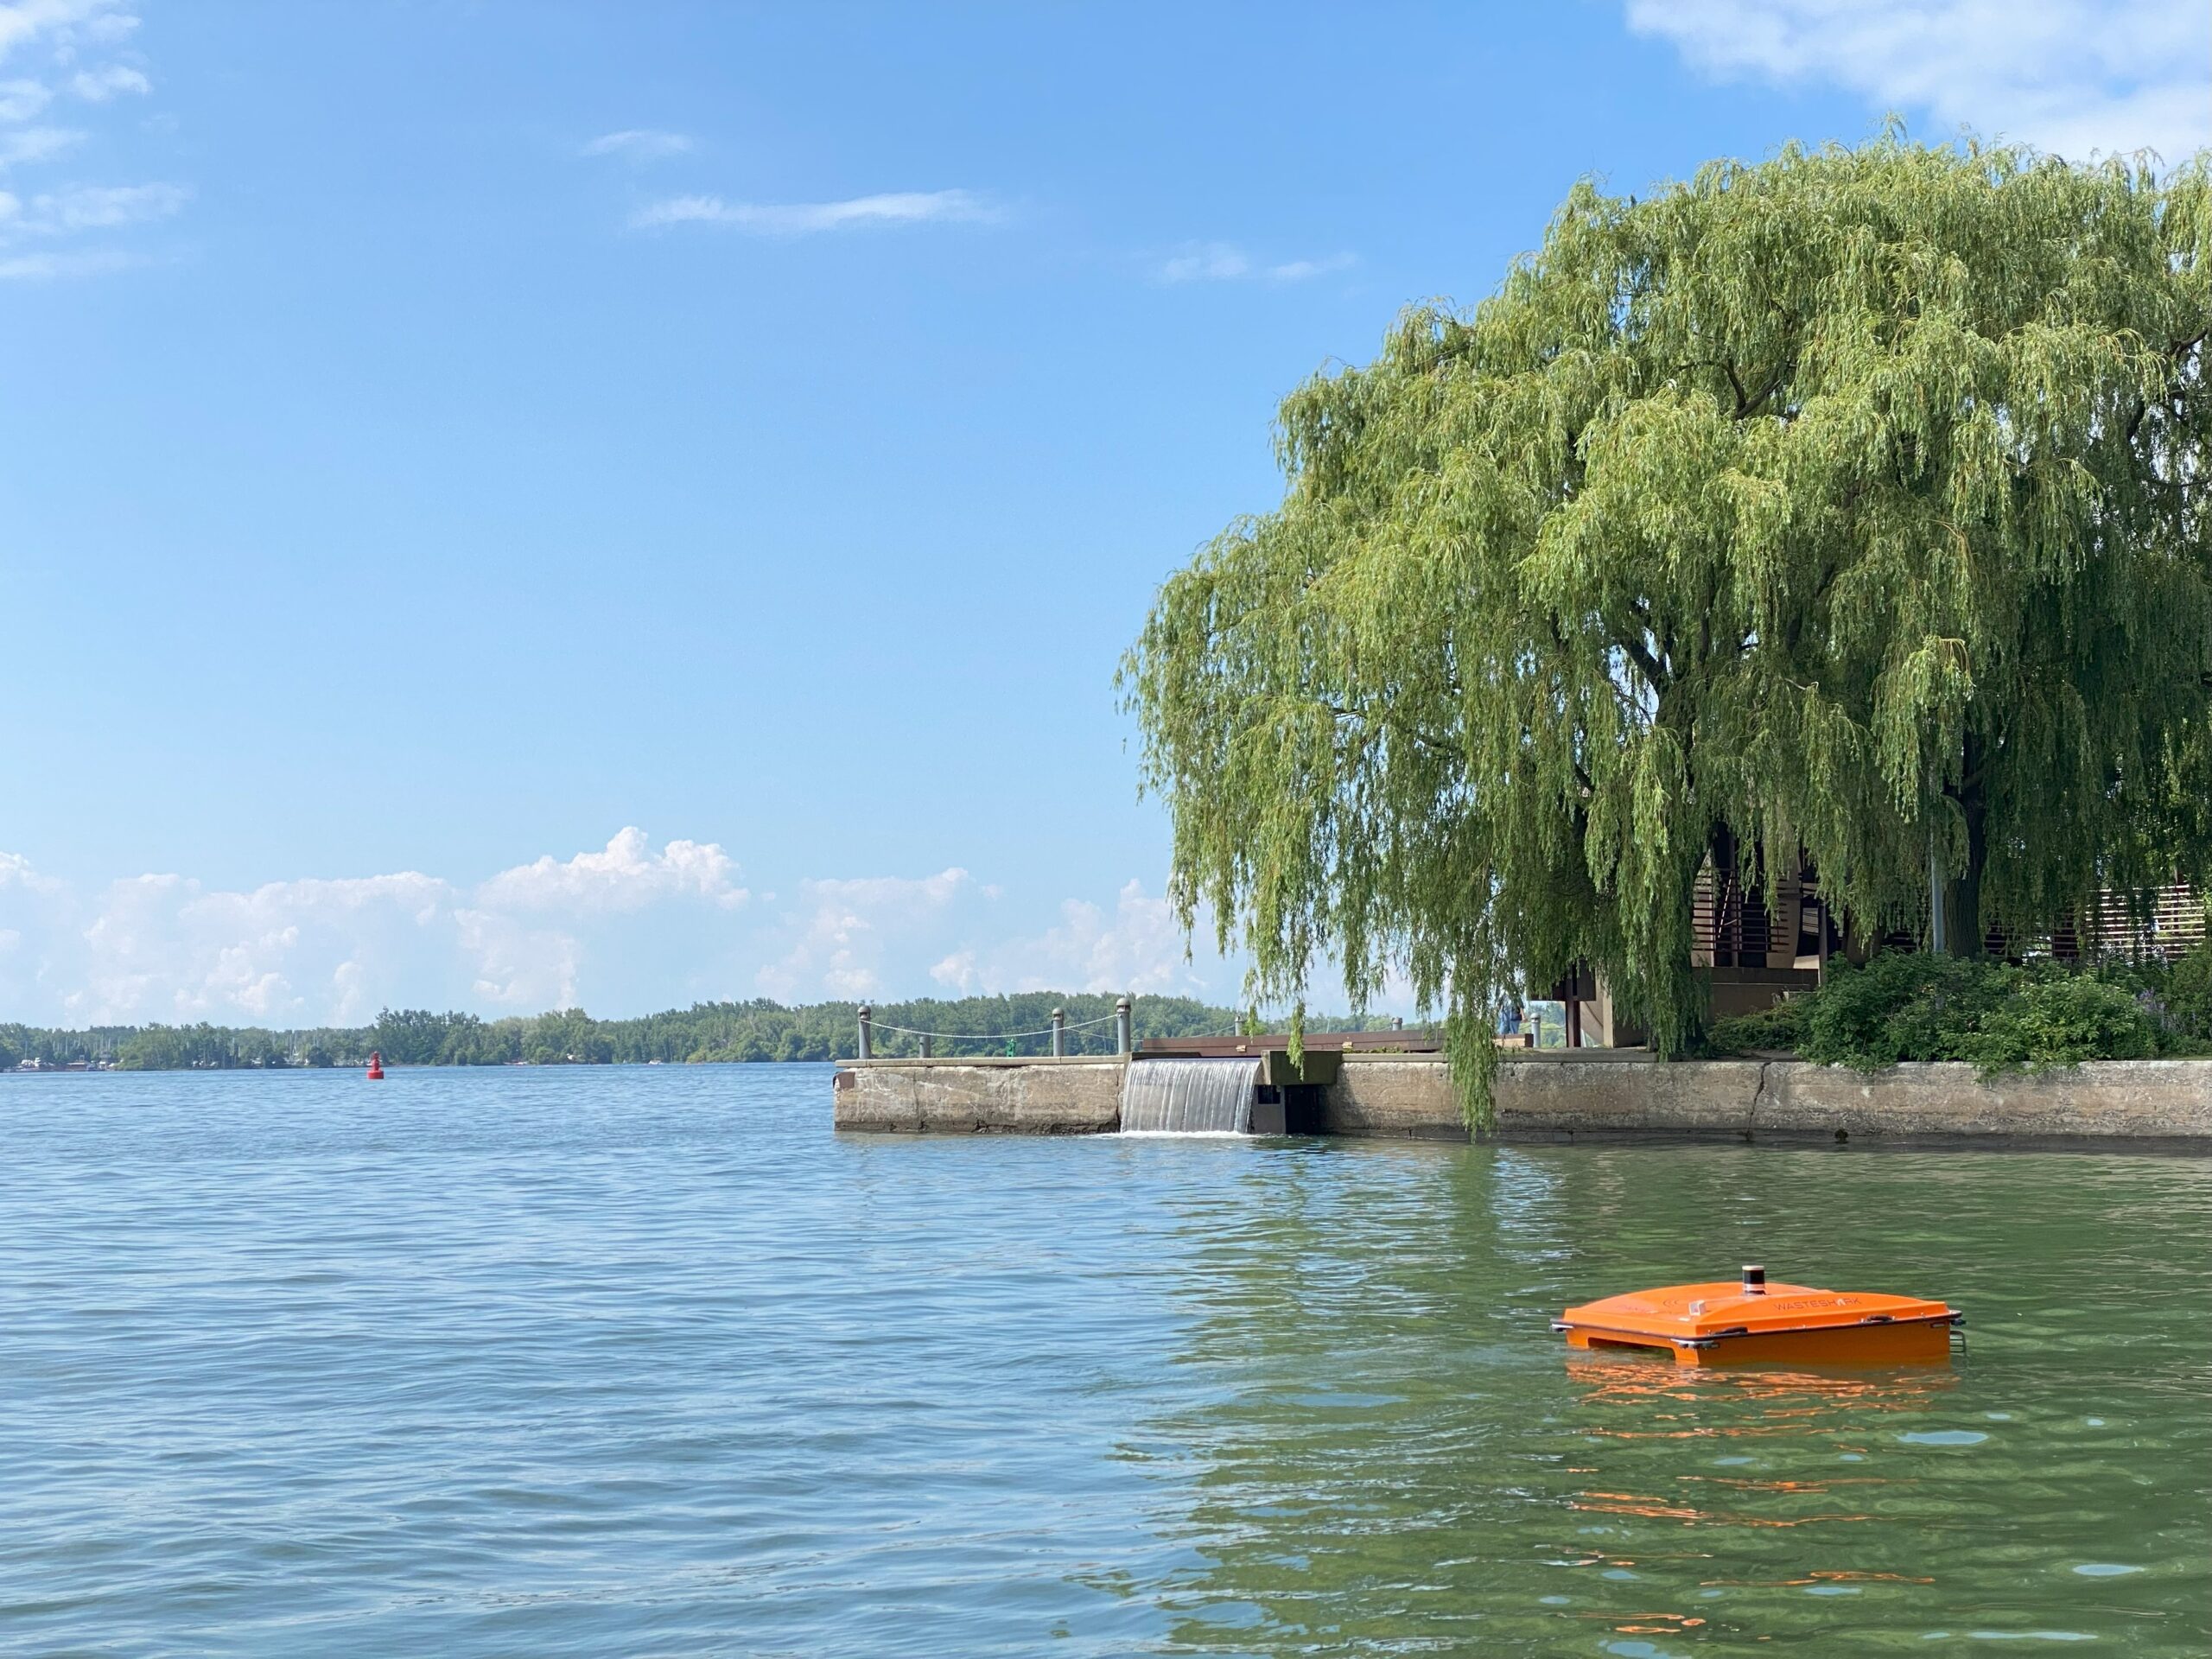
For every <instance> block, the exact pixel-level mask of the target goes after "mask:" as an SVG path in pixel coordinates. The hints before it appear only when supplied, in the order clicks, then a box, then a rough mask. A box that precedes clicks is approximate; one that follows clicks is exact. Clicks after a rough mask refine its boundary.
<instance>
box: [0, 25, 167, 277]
mask: <svg viewBox="0 0 2212 1659" xmlns="http://www.w3.org/2000/svg"><path fill="white" fill-rule="evenodd" d="M137 27H138V19H137V15H136V14H135V13H133V12H131V11H130V10H127V9H126V8H125V7H124V6H123V5H121V4H119V3H117V0H0V58H7V57H10V56H11V55H12V56H15V57H16V58H19V59H23V60H29V61H28V63H27V67H29V68H30V69H31V70H32V71H33V73H30V74H29V75H16V76H14V77H12V78H10V79H6V80H0V168H35V167H37V166H38V165H39V164H41V163H42V162H51V161H52V160H54V157H56V156H60V155H62V154H64V153H65V152H67V151H69V150H72V149H75V148H76V147H77V146H78V145H79V144H80V143H83V142H84V140H85V137H86V134H84V133H83V132H80V131H79V130H75V129H73V128H67V127H55V126H33V125H28V124H27V123H29V122H32V121H34V120H35V119H36V118H38V117H39V116H40V115H41V114H42V113H43V112H44V111H46V110H47V108H48V106H49V105H52V103H53V102H54V99H55V97H56V96H57V94H58V93H60V92H65V91H66V92H69V93H71V94H73V96H74V97H76V98H77V99H80V100H82V101H83V102H85V103H88V104H106V103H109V102H111V100H113V99H115V98H117V97H118V95H120V94H123V93H126V92H127V93H133V94H143V93H145V92H150V91H151V90H152V83H151V82H150V81H149V80H148V79H147V78H146V74H145V72H144V71H143V70H141V69H138V68H136V67H132V66H131V65H130V64H127V63H118V62H112V61H110V62H100V63H94V64H92V65H89V66H87V67H77V64H78V56H79V50H80V49H81V48H86V47H98V48H113V47H115V46H117V45H118V44H120V43H121V42H122V41H125V40H127V39H129V37H130V34H131V32H132V31H133V30H134V29H137ZM38 48H44V54H45V55H44V58H43V60H39V58H38V55H37V49H38ZM191 194H192V193H191V191H190V190H189V189H188V188H187V187H185V186H183V185H178V184H128V185H104V184H70V185H67V186H65V187H62V188H49V189H47V190H43V191H41V192H39V193H38V194H35V195H32V196H30V198H29V200H28V202H26V201H25V200H24V199H23V198H22V196H19V195H17V194H14V193H12V192H0V236H4V237H7V238H24V237H36V238H45V239H48V240H49V241H58V240H66V239H70V238H88V239H89V240H90V241H91V242H92V244H93V245H90V246H80V247H76V248H62V249H53V250H41V251H37V252H22V251H4V250H0V282H30V281H49V280H53V279H54V278H58V277H82V276H89V275H92V274H93V273H96V272H100V271H110V270H120V269H122V268H123V267H124V266H127V265H138V264H148V263H150V262H149V260H148V259H147V258H146V257H144V256H143V254H140V253H136V252H132V251H128V250H126V249H124V248H122V247H119V246H117V245H114V235H113V233H115V232H124V231H127V230H128V229H129V228H130V227H131V226H139V225H144V224H149V223H151V222H153V221H156V220H159V219H167V218H169V217H170V216H172V215H173V214H175V213H178V212H179V211H181V209H182V208H183V207H184V205H185V203H186V202H187V201H188V200H190V199H191Z"/></svg>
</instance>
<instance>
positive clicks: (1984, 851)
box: [1942, 733, 1989, 957]
mask: <svg viewBox="0 0 2212 1659" xmlns="http://www.w3.org/2000/svg"><path fill="white" fill-rule="evenodd" d="M1981 750H1982V745H1981V741H1980V739H1979V738H1977V737H1975V736H1974V735H1973V734H1971V733H1969V734H1967V741H1966V753H1965V756H1964V764H1963V765H1962V766H1961V767H1960V769H1959V783H1958V786H1957V787H1956V788H1955V789H1953V790H1950V791H1947V792H1948V795H1949V797H1950V798H1951V799H1952V800H1953V801H1955V803H1957V804H1958V808H1959V812H1960V815H1961V817H1963V818H1964V819H1965V820H1966V829H1967V867H1966V869H1965V870H1964V871H1963V872H1962V873H1961V874H1958V875H1955V876H1950V877H1948V878H1947V879H1946V880H1945V881H1944V883H1943V895H1942V897H1943V932H1944V934H1945V939H1944V947H1945V949H1946V950H1947V951H1948V954H1950V955H1951V956H1955V957H1978V956H1980V954H1981V951H1982V938H1983V931H1984V930H1983V928H1982V924H1981V878H1982V873H1983V871H1984V870H1985V869H1986V868H1987V867H1988V863H1989V803H1988V800H1987V798H1986V796H1985V795H1984V793H1983V791H1982V778H1981V772H1982V753H1981Z"/></svg>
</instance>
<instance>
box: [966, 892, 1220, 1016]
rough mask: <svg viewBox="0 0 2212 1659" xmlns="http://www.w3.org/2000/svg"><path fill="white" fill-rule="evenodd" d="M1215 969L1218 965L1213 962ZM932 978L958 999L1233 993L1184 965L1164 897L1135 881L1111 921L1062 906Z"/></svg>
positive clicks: (1073, 903)
mask: <svg viewBox="0 0 2212 1659" xmlns="http://www.w3.org/2000/svg"><path fill="white" fill-rule="evenodd" d="M1210 965H1211V966H1217V965H1218V964H1210ZM930 976H931V978H932V979H934V980H936V981H937V982H938V983H939V984H940V985H943V986H944V987H945V988H947V989H949V990H953V991H957V992H958V993H959V994H960V995H972V994H974V993H976V992H983V993H986V994H996V993H999V992H1002V991H1046V990H1052V991H1062V990H1067V991H1135V992H1141V993H1149V994H1165V995H1179V996H1181V995H1208V994H1211V993H1215V992H1221V991H1224V990H1225V989H1233V988H1235V979H1234V977H1233V976H1230V978H1229V979H1228V980H1227V982H1226V983H1225V984H1224V983H1223V982H1222V978H1223V976H1221V975H1220V974H1218V973H1205V972H1200V971H1199V970H1198V968H1196V967H1195V966H1194V965H1193V963H1191V962H1188V961H1185V953H1184V944H1183V933H1182V930H1181V929H1180V928H1179V926H1177V925H1176V922H1175V916H1174V912H1173V910H1172V909H1171V908H1170V907H1169V906H1168V904H1167V901H1166V899H1154V898H1150V897H1148V896H1147V894H1146V893H1145V890H1144V884H1143V883H1142V882H1141V881H1135V880H1132V881H1130V882H1128V884H1127V885H1125V886H1124V887H1122V890H1121V892H1120V893H1118V894H1117V895H1116V899H1115V902H1114V911H1113V913H1112V915H1111V916H1109V915H1108V913H1107V912H1105V910H1103V908H1102V907H1101V906H1097V905H1095V904H1092V903H1091V902H1090V900H1088V899H1068V900H1066V901H1065V903H1063V904H1062V905H1061V906H1060V918H1059V922H1058V925H1056V926H1052V927H1048V928H1046V929H1045V930H1044V931H1041V932H1039V933H1035V934H1030V935H1026V936H1016V937H1014V938H1010V939H1006V940H1003V941H1001V942H1000V943H998V944H993V945H987V946H982V947H980V948H979V947H976V946H969V947H968V948H966V949H963V950H957V951H955V952H953V953H952V954H951V955H950V956H948V957H944V959H943V960H942V961H940V962H938V963H937V964H936V966H934V967H932V968H931V969H930Z"/></svg>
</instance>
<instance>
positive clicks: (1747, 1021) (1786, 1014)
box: [1707, 996, 1809, 1055]
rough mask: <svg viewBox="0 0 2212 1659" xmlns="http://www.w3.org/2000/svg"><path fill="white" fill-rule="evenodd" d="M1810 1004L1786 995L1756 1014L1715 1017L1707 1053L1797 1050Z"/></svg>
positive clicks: (1804, 1000) (1803, 1033) (1802, 998)
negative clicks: (1726, 1017)
mask: <svg viewBox="0 0 2212 1659" xmlns="http://www.w3.org/2000/svg"><path fill="white" fill-rule="evenodd" d="M1808 1006H1809V1005H1808V1001H1807V1000H1806V998H1804V997H1803V996H1791V997H1785V998H1784V999H1783V1001H1779V1002H1777V1003H1776V1004H1775V1005H1774V1006H1773V1007H1770V1008H1763V1009H1761V1010H1760V1011H1759V1012H1758V1013H1757V1014H1737V1015H1735V1016H1734V1017H1732V1018H1731V1019H1726V1020H1715V1021H1714V1022H1713V1033H1712V1036H1711V1038H1710V1039H1708V1041H1707V1052H1708V1053H1710V1054H1713V1055H1725V1054H1747V1053H1752V1052H1760V1051H1767V1050H1778V1051H1781V1052H1785V1053H1795V1052H1796V1050H1797V1048H1798V1046H1799V1045H1801V1044H1802V1042H1803V1041H1804V1040H1805V1010H1806V1008H1807V1007H1808Z"/></svg>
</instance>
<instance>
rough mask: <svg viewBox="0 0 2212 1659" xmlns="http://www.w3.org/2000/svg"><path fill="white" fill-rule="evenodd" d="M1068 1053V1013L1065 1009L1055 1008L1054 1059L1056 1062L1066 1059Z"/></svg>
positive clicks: (1053, 1011) (1053, 1028) (1053, 1015)
mask: <svg viewBox="0 0 2212 1659" xmlns="http://www.w3.org/2000/svg"><path fill="white" fill-rule="evenodd" d="M1067 1052H1068V1011H1067V1010H1066V1009H1065V1008H1054V1009H1053V1010H1052V1058H1054V1059H1056V1060H1063V1059H1065V1058H1067Z"/></svg>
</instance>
